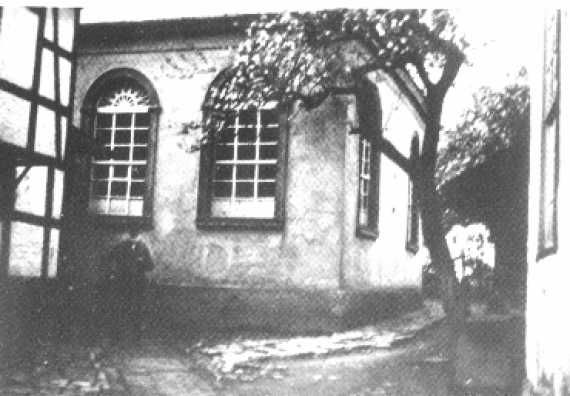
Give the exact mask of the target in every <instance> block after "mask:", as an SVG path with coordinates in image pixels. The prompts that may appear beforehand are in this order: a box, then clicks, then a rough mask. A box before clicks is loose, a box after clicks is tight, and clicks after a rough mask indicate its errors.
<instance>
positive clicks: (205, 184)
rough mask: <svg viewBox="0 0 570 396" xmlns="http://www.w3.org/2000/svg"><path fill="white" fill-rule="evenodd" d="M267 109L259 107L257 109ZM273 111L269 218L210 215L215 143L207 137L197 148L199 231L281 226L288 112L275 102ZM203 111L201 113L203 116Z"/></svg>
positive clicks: (261, 229)
mask: <svg viewBox="0 0 570 396" xmlns="http://www.w3.org/2000/svg"><path fill="white" fill-rule="evenodd" d="M260 110H261V111H262V110H269V109H263V108H262V109H259V110H257V111H260ZM271 110H275V111H276V112H277V113H278V118H279V127H278V128H279V139H278V142H277V147H278V149H277V150H278V154H277V174H276V177H275V210H274V215H273V217H271V218H255V217H221V216H214V215H213V214H212V206H213V196H212V195H213V184H214V181H213V178H214V172H213V170H214V166H215V163H216V158H215V154H214V150H215V146H216V144H215V142H214V141H213V140H210V141H209V142H207V143H206V144H205V145H204V146H203V147H202V148H201V150H200V171H199V186H198V210H197V217H196V227H197V228H198V229H201V230H214V231H215V230H218V231H223V230H232V231H242V230H243V231H246V230H253V231H255V230H259V231H280V230H282V229H283V227H284V225H285V198H286V180H287V167H288V163H287V159H288V146H289V144H288V141H289V126H288V111H287V107H286V106H284V105H279V104H278V105H277V106H276V107H275V108H272V109H271ZM206 114H207V113H206V112H205V113H204V116H206Z"/></svg>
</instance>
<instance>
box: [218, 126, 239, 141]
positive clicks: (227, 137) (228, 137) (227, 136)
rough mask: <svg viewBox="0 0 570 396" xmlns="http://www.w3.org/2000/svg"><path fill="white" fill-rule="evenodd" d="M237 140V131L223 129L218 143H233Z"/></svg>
mask: <svg viewBox="0 0 570 396" xmlns="http://www.w3.org/2000/svg"><path fill="white" fill-rule="evenodd" d="M234 140H235V129H233V128H228V129H222V131H220V134H219V136H218V143H233V141H234Z"/></svg>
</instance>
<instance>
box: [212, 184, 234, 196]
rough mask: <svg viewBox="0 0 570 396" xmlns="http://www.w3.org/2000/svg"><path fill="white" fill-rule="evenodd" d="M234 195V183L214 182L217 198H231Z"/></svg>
mask: <svg viewBox="0 0 570 396" xmlns="http://www.w3.org/2000/svg"><path fill="white" fill-rule="evenodd" d="M231 196H232V183H231V182H215V183H214V197H216V198H229V197H231Z"/></svg>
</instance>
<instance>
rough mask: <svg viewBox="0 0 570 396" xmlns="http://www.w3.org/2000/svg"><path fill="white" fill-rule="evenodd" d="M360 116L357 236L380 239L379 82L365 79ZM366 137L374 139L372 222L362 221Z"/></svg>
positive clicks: (370, 196) (361, 87)
mask: <svg viewBox="0 0 570 396" xmlns="http://www.w3.org/2000/svg"><path fill="white" fill-rule="evenodd" d="M356 112H357V117H358V130H357V132H358V134H359V135H360V136H359V141H358V151H359V155H358V179H357V180H358V182H357V197H358V198H357V203H356V236H357V237H358V238H362V239H369V240H376V239H377V238H378V236H379V235H380V231H379V224H380V221H379V217H380V177H381V175H380V161H381V159H380V154H381V150H380V142H381V141H382V132H383V131H382V104H381V101H380V92H379V90H378V87H377V86H376V84H375V83H373V82H372V81H370V80H368V79H367V78H363V79H362V80H361V81H360V83H359V87H358V90H357V93H356ZM363 140H368V141H369V142H370V187H369V189H370V190H369V194H368V223H367V224H361V223H360V208H361V205H362V202H361V201H362V194H361V190H360V189H361V180H362V179H361V169H362V161H363Z"/></svg>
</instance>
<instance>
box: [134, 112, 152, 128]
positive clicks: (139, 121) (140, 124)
mask: <svg viewBox="0 0 570 396" xmlns="http://www.w3.org/2000/svg"><path fill="white" fill-rule="evenodd" d="M149 125H150V114H149V113H137V114H135V126H136V127H137V128H145V127H148V126H149Z"/></svg>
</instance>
